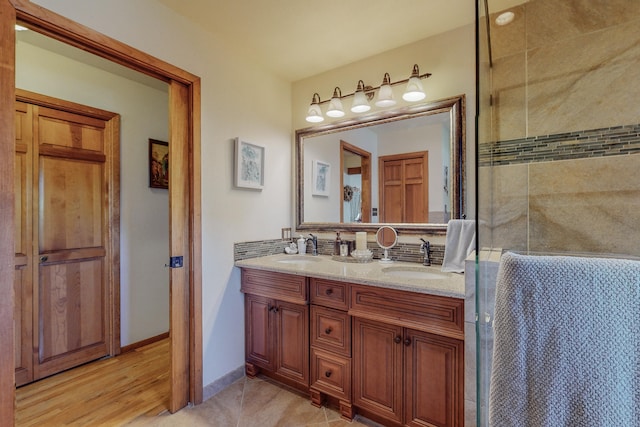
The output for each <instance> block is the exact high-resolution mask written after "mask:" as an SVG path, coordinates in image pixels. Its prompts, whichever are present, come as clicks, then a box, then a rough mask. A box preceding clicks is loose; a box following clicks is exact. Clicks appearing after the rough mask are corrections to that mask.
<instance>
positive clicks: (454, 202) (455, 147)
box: [295, 95, 466, 235]
mask: <svg viewBox="0 0 640 427" xmlns="http://www.w3.org/2000/svg"><path fill="white" fill-rule="evenodd" d="M438 113H448V114H449V115H450V118H451V171H450V174H449V175H450V180H451V186H450V188H451V208H452V209H451V217H452V219H457V218H460V217H461V216H462V215H463V214H465V211H464V210H465V187H466V179H465V178H466V166H465V153H466V120H465V96H464V95H459V96H455V97H452V98H447V99H442V100H439V101H434V102H430V103H426V104H420V105H417V106H409V107H404V108H400V109H397V110H392V111H386V112H382V113H379V114H375V115H369V116H367V117H365V118H361V119H348V120H344V121H340V122H334V123H330V124H327V125H320V126H313V127H309V128H305V129H299V130H297V131H296V134H295V144H296V215H295V218H296V230H316V231H352V232H355V231H372V232H373V231H376V230H377V229H378V228H380V227H381V226H383V225H388V226H391V227H393V228H394V229H395V230H396V231H397V232H398V233H407V234H424V233H428V234H441V235H442V234H446V232H447V225H446V224H409V223H330V222H305V221H304V168H303V166H302V165H304V138H308V137H311V136H320V135H325V134H329V133H335V132H340V131H343V130H350V129H357V128H361V127H366V126H372V125H378V124H382V123H387V122H393V121H398V120H405V119H411V118H414V117H419V116H424V115H431V114H438Z"/></svg>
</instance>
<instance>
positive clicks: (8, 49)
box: [0, 0, 202, 420]
mask: <svg viewBox="0 0 640 427" xmlns="http://www.w3.org/2000/svg"><path fill="white" fill-rule="evenodd" d="M16 19H19V20H20V21H21V22H22V23H24V24H25V25H26V26H28V27H30V28H32V29H34V30H37V31H39V32H41V33H43V34H46V35H48V36H50V37H52V38H54V39H57V40H60V41H63V42H65V43H68V44H70V45H73V46H76V47H79V48H81V49H83V50H86V51H88V52H92V53H94V54H96V55H98V56H100V57H103V58H107V59H109V60H111V61H114V62H117V63H120V64H123V65H126V66H127V67H129V68H131V69H134V70H136V71H140V72H142V73H144V74H146V75H150V76H152V77H155V78H158V79H160V80H162V81H164V82H166V83H168V84H169V104H170V107H169V110H170V112H169V117H170V119H169V120H170V133H169V138H168V139H169V143H170V152H169V162H170V164H171V166H172V173H171V175H170V182H169V198H170V206H171V215H170V217H171V220H170V256H171V257H182V262H181V263H179V265H174V267H175V268H171V269H170V272H169V274H170V282H171V301H170V310H171V325H170V330H171V336H170V348H171V350H170V352H171V372H170V377H171V381H170V383H171V391H170V410H171V411H172V412H175V411H177V410H178V409H180V408H182V407H184V406H186V404H187V403H188V402H193V403H195V404H197V403H200V402H201V401H202V377H201V372H202V337H201V336H202V333H201V325H202V319H201V307H200V304H201V302H200V301H201V277H200V271H201V249H200V248H201V241H200V222H199V217H200V132H199V129H200V80H199V78H198V77H197V76H194V75H191V74H190V73H187V72H185V71H183V70H181V69H179V68H177V67H174V66H172V65H170V64H167V63H165V62H163V61H160V60H158V59H156V58H153V57H151V56H149V55H147V54H145V53H143V52H140V51H137V50H135V49H132V48H131V47H129V46H126V45H124V44H122V43H120V42H118V41H116V40H113V39H110V38H108V37H106V36H104V35H102V34H99V33H97V32H95V31H93V30H90V29H87V28H86V27H83V26H81V25H78V24H76V23H74V22H72V21H70V20H68V19H66V18H63V17H61V16H58V15H56V14H54V13H51V12H50V11H48V10H46V9H44V8H42V7H40V6H37V5H34V4H32V3H30V2H26V1H21V0H14V1H12V2H8V1H2V2H1V3H0V36H1V37H0V40H2V49H0V64H2V67H3V73H2V74H1V75H0V88H1V89H2V90H0V117H3V118H7V117H8V118H12V117H13V114H12V111H13V110H14V99H15V98H14V97H15V84H14V81H15V80H14V70H15V55H14V52H15V48H14V44H15V34H14V26H15V24H16ZM12 124H13V123H12V120H10V121H7V120H6V119H3V121H2V125H3V126H2V129H3V131H2V133H1V135H0V150H1V152H2V156H0V157H1V158H2V161H1V165H2V168H1V169H2V170H3V173H2V178H3V179H2V181H3V187H2V194H3V197H4V195H11V193H12V191H13V188H14V176H13V170H14V164H13V157H14V156H13V155H12V153H13V151H14V144H15V141H14V131H13V130H12V129H13V126H12ZM4 125H7V126H4ZM5 154H7V155H6V156H5ZM10 197H11V196H10ZM0 219H1V220H2V221H0V223H1V224H2V228H1V229H0V233H1V234H2V236H3V240H4V241H5V242H7V243H6V244H5V246H6V247H3V249H2V251H1V252H0V264H2V266H3V267H2V273H3V274H2V280H1V281H0V292H2V294H4V295H11V294H12V289H11V288H12V286H13V276H14V272H13V271H12V270H7V271H5V269H4V266H5V265H13V258H14V254H13V233H14V227H15V224H14V218H13V210H12V209H11V208H9V209H4V208H3V209H2V210H0ZM4 237H7V239H4ZM7 247H8V248H7ZM4 273H7V274H4ZM13 305H14V302H13V298H7V299H5V301H3V302H2V304H0V328H1V333H0V345H2V346H3V348H12V347H13ZM9 353H10V354H11V356H12V357H7V358H3V360H2V362H0V371H1V374H2V375H0V419H5V420H6V419H13V418H14V416H13V411H14V408H13V405H14V385H13V372H12V371H13V369H14V363H13V352H9Z"/></svg>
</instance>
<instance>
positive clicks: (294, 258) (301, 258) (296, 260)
mask: <svg viewBox="0 0 640 427" xmlns="http://www.w3.org/2000/svg"><path fill="white" fill-rule="evenodd" d="M319 261H322V259H321V258H318V257H315V256H313V255H287V256H284V257H282V258H280V259H279V260H278V262H281V263H283V264H308V263H312V262H319Z"/></svg>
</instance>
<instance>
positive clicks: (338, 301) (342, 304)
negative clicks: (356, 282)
mask: <svg viewBox="0 0 640 427" xmlns="http://www.w3.org/2000/svg"><path fill="white" fill-rule="evenodd" d="M310 289H311V303H312V304H318V305H323V306H325V307H331V308H336V309H338V310H348V309H349V284H348V283H342V282H334V281H333V280H326V279H316V278H312V279H311V284H310Z"/></svg>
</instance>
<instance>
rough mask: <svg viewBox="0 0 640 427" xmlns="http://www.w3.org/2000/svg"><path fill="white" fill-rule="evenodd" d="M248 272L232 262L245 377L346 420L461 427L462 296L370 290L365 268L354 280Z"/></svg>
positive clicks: (307, 271)
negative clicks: (241, 300) (238, 274)
mask: <svg viewBox="0 0 640 427" xmlns="http://www.w3.org/2000/svg"><path fill="white" fill-rule="evenodd" d="M322 262H324V263H333V264H336V262H335V261H330V260H327V261H322ZM250 264H251V263H239V265H240V266H241V267H242V286H241V290H242V292H244V294H245V333H246V374H247V376H248V377H254V376H256V375H258V374H259V373H260V374H264V375H265V376H268V377H271V378H273V379H275V380H277V381H279V382H280V383H282V384H285V385H287V386H289V387H292V388H295V389H297V390H299V391H301V392H303V393H308V394H309V395H310V397H311V403H313V404H314V405H316V406H320V405H323V404H331V405H332V406H336V407H338V408H339V410H340V413H341V415H342V417H343V418H346V419H349V420H351V419H352V418H353V416H354V415H355V414H356V413H360V414H362V415H363V416H365V417H367V418H370V419H372V420H375V421H378V422H381V423H383V424H384V425H390V426H401V425H407V426H462V425H463V424H464V299H463V298H462V297H452V296H443V295H438V294H435V295H434V294H432V293H429V292H426V291H424V290H420V289H419V288H416V290H415V291H414V290H412V289H411V287H410V286H406V287H404V288H402V287H401V288H400V289H398V287H397V286H396V287H395V288H394V287H393V284H392V285H391V286H389V287H387V286H384V283H376V284H374V285H372V284H369V282H370V280H366V279H365V280H363V279H362V276H363V274H364V273H363V274H359V273H360V272H361V271H365V269H366V268H367V267H366V266H355V267H351V268H353V269H355V270H354V271H355V274H354V275H353V276H351V275H349V274H345V272H344V271H345V268H342V269H339V268H338V269H337V270H336V271H341V273H340V274H331V268H335V266H332V267H331V268H328V269H327V268H321V267H320V266H319V265H314V266H313V268H304V267H299V266H296V267H293V268H292V267H289V268H290V271H286V269H280V271H278V270H279V269H278V268H274V269H271V270H265V269H264V268H265V266H266V265H268V263H265V262H261V263H260V265H259V268H255V266H254V268H252V266H251V265H250ZM314 264H319V263H314ZM276 265H277V264H276ZM325 267H326V266H325ZM371 268H376V267H375V266H371ZM316 270H317V271H320V270H322V271H324V273H320V274H317V273H315V272H314V271H316ZM327 271H328V273H327ZM366 274H370V275H371V277H375V276H376V272H366ZM340 275H341V277H338V276H340ZM314 276H316V277H314ZM404 281H405V282H407V280H404ZM390 283H391V282H390Z"/></svg>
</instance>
